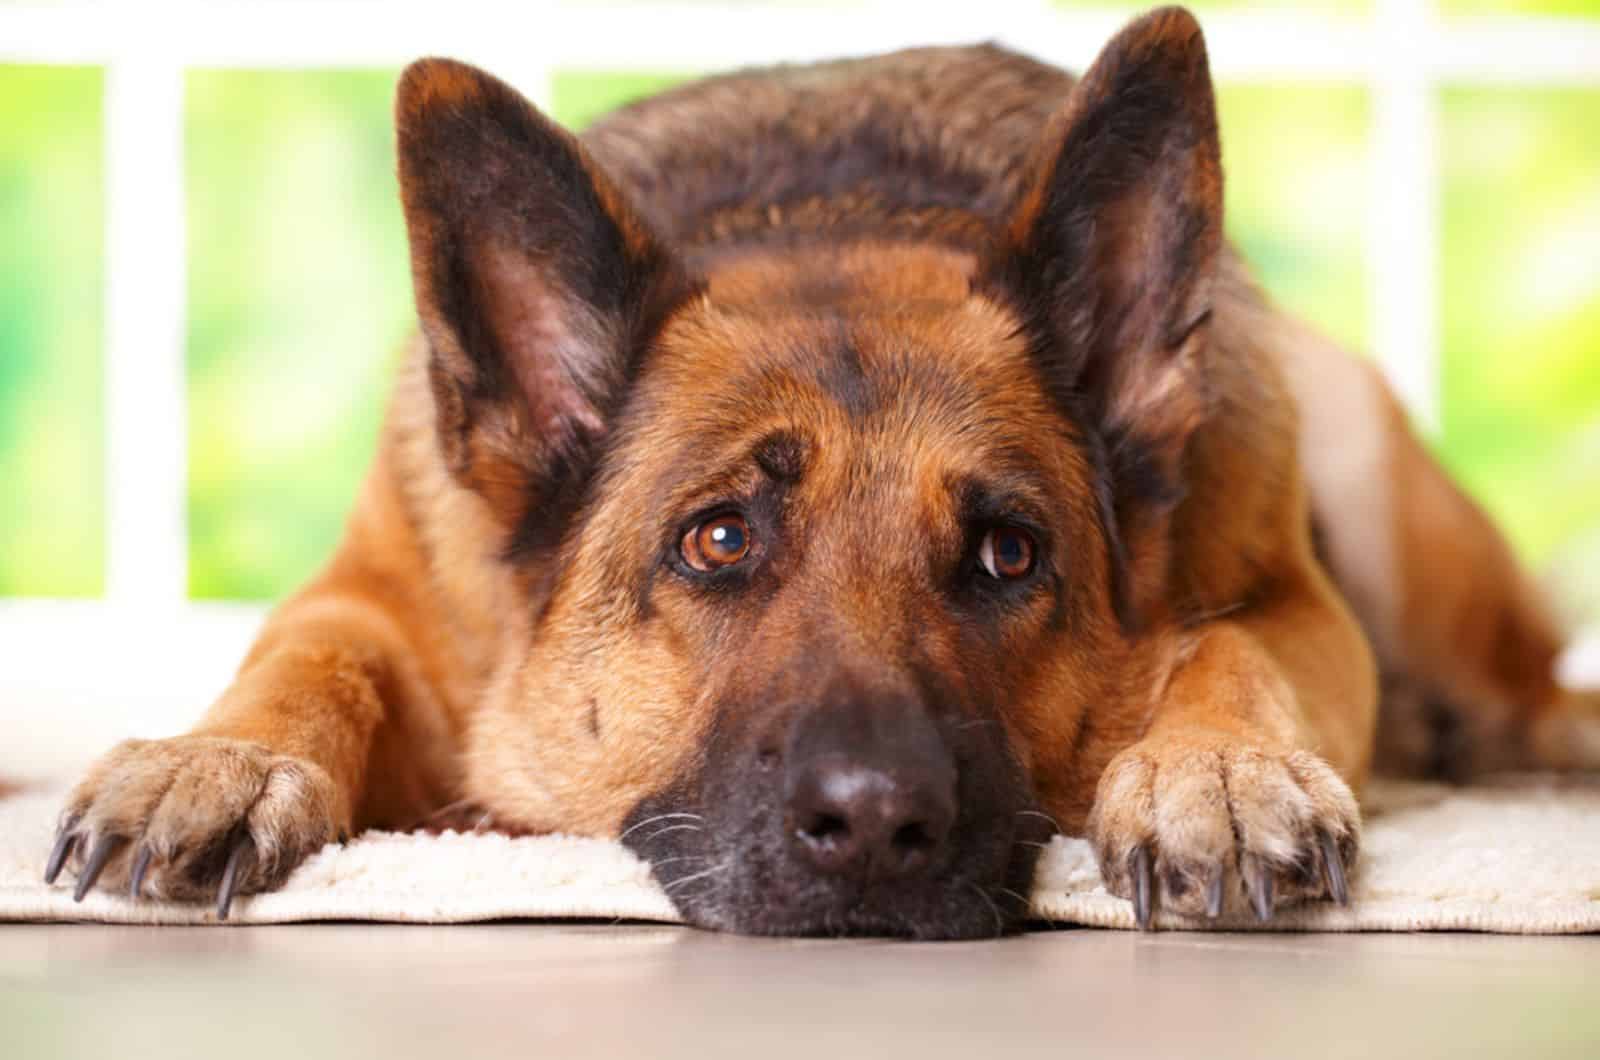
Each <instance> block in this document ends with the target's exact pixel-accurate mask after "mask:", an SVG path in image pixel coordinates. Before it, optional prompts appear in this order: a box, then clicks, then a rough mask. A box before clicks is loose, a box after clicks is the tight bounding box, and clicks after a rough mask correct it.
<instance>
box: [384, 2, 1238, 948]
mask: <svg viewBox="0 0 1600 1060" xmlns="http://www.w3.org/2000/svg"><path fill="white" fill-rule="evenodd" d="M397 112H398V121H399V140H400V175H401V183H402V189H403V193H404V200H405V208H406V217H407V223H408V226H409V229H410V233H411V241H412V248H413V260H414V276H415V282H416V290H417V300H418V308H419V313H420V316H421V319H422V323H423V327H424V331H425V334H426V337H427V340H428V342H429V345H430V348H431V355H430V356H431V360H430V379H431V384H432V391H433V399H434V405H435V409H436V419H437V428H438V437H439V444H440V446H441V448H442V452H443V454H444V459H445V461H446V463H447V464H448V466H449V467H450V469H451V471H452V472H453V474H454V475H455V476H456V478H457V479H458V480H459V481H460V482H461V483H462V484H463V485H465V486H466V487H468V488H470V489H472V490H474V491H476V492H477V493H478V494H479V495H481V496H482V498H483V499H484V501H485V503H486V505H487V507H488V510H490V511H491V512H493V513H494V517H495V518H496V519H497V520H498V525H499V526H500V527H501V528H502V530H503V533H504V540H503V542H500V543H499V544H500V545H502V546H503V549H504V557H505V559H504V561H505V564H506V566H507V569H508V570H509V571H511V572H513V574H512V576H513V577H514V578H515V579H516V581H517V584H518V585H519V586H520V590H519V592H520V595H519V596H518V600H519V601H520V602H522V604H523V606H520V607H519V609H518V610H517V613H515V614H508V615H506V616H505V636H504V642H505V649H504V653H503V658H502V665H501V667H500V669H499V671H498V675H497V677H496V679H495V681H494V683H493V688H492V689H491V691H490V694H489V698H488V701H487V703H486V704H485V706H484V707H483V709H482V711H481V715H480V717H479V718H478V719H477V721H476V723H475V727H474V731H473V733H472V736H471V741H472V743H471V749H470V753H471V763H472V764H471V767H470V768H471V769H472V771H473V775H474V778H475V779H474V781H473V784H474V787H475V789H476V794H477V795H479V796H480V797H482V798H484V799H485V800H486V801H487V802H489V803H490V805H491V806H493V807H494V808H495V809H496V810H497V811H498V812H500V813H501V814H502V815H503V816H505V817H507V818H509V819H511V820H514V821H518V822H521V823H524V824H527V825H530V826H533V827H542V828H553V829H563V830H575V831H590V832H598V833H602V834H606V833H609V834H619V835H621V836H623V837H624V839H625V841H626V842H627V844H628V845H630V846H631V847H632V848H633V849H634V850H636V851H637V852H638V853H639V854H641V855H642V856H643V857H645V858H647V859H648V860H649V861H650V862H651V864H652V866H653V868H654V871H655V873H656V875H657V877H658V878H659V879H660V880H661V881H662V882H663V883H664V885H665V887H666V889H667V892H668V893H669V894H670V896H671V897H672V899H673V900H674V901H675V902H676V903H677V905H678V907H679V908H680V909H681V910H682V911H683V912H684V914H685V915H686V916H687V917H688V918H689V919H690V920H691V921H694V922H696V923H701V924H705V925H710V926H716V927H724V928H730V929H735V930H743V931H754V932H769V933H796V934H798V933H845V932H872V933H888V934H906V935H916V936H941V937H962V936H973V935H982V934H987V933H993V932H995V931H997V930H998V929H1000V928H1002V927H1005V926H1007V925H1009V924H1010V923H1012V922H1013V921H1014V920H1015V918H1017V917H1018V916H1019V915H1020V914H1021V913H1022V911H1023V906H1024V904H1025V903H1024V899H1023V898H1022V895H1024V894H1025V893H1026V891H1027V888H1028V886H1029V883H1030V878H1031V874H1032V866H1033V861H1034V857H1035V855H1036V853H1037V850H1038V849H1039V847H1040V846H1041V845H1042V844H1041V842H1040V841H1041V840H1042V839H1043V838H1045V837H1046V836H1048V834H1049V833H1050V831H1051V828H1050V826H1049V817H1048V816H1047V814H1046V813H1044V812H1042V810H1054V811H1055V812H1056V813H1057V814H1058V815H1060V814H1064V813H1073V812H1077V811H1075V810H1074V809H1073V807H1074V805H1075V804H1073V803H1072V802H1071V799H1072V798H1076V797H1078V796H1077V795H1076V794H1073V793H1075V792H1077V791H1078V789H1079V788H1081V786H1082V785H1081V784H1079V783H1078V782H1077V780H1076V779H1075V777H1076V774H1075V773H1074V769H1075V768H1077V767H1075V766H1074V761H1075V756H1077V755H1078V754H1079V753H1080V752H1081V750H1082V748H1083V747H1084V746H1087V745H1089V743H1090V742H1092V741H1091V738H1090V735H1089V733H1088V730H1089V729H1090V728H1093V727H1095V726H1101V727H1110V728H1115V727H1116V726H1119V725H1121V726H1132V725H1136V724H1137V719H1132V720H1124V719H1119V718H1118V717H1115V716H1113V717H1109V718H1104V717H1100V716H1098V715H1097V716H1096V718H1095V719H1094V721H1093V722H1092V723H1091V722H1090V721H1088V720H1087V719H1088V713H1087V712H1088V710H1089V708H1090V707H1093V706H1096V705H1097V704H1100V703H1103V702H1106V701H1107V700H1108V699H1109V698H1110V697H1115V696H1118V695H1121V694H1123V690H1122V689H1120V688H1119V685H1120V684H1122V683H1124V682H1126V681H1127V680H1128V679H1129V676H1128V668H1127V664H1126V659H1127V657H1128V651H1127V644H1128V642H1129V638H1128V633H1129V629H1130V627H1132V626H1134V625H1136V624H1137V622H1138V617H1139V613H1140V609H1141V607H1142V606H1143V605H1144V604H1147V603H1148V602H1149V599H1148V598H1150V597H1151V596H1152V594H1154V593H1157V592H1159V581H1160V575H1159V568H1160V564H1161V561H1162V555H1161V552H1162V544H1161V542H1162V538H1163V534H1164V533H1165V530H1164V527H1165V512H1166V511H1167V509H1169V508H1170V506H1171V504H1172V503H1173V500H1174V498H1175V497H1176V495H1177V487H1178V483H1177V474H1178V464H1179V460H1180V457H1181V453H1182V450H1183V447H1184V444H1185V441H1186V439H1187V437H1188V434H1189V432H1190V431H1191V430H1192V428H1193V426H1194V424H1195V421H1196V419H1197V417H1198V416H1199V414H1200V412H1201V406H1202V401H1201V398H1200V386H1199V381H1198V380H1197V379H1196V378H1195V375H1196V371H1195V369H1196V362H1197V358H1198V356H1199V351H1200V349H1201V343H1202V342H1203V336H1204V333H1205V330H1206V327H1205V324H1206V319H1207V314H1208V306H1209V288H1210V283H1211V277H1212V274H1213V272H1214V270H1215V260H1216V258H1217V255H1218V253H1219V245H1220V234H1219V233H1220V211H1221V207H1220V194H1221V192H1220V173H1219V167H1218V158H1217V136H1216V127H1215V119H1214V115H1213V104H1212V91H1211V85H1210V81H1209V75H1208V72H1207V67H1206V59H1205V52H1204V47H1203V44H1202V42H1201V39H1200V35H1199V30H1198V27H1197V26H1196V25H1195V24H1194V22H1193V20H1192V19H1191V18H1190V17H1189V16H1187V15H1186V14H1184V13H1183V12H1181V11H1167V12H1161V13H1158V14H1156V15H1154V16H1150V17H1147V18H1146V19H1144V20H1141V21H1140V22H1138V23H1135V24H1134V25H1133V26H1131V27H1130V28H1129V29H1128V30H1125V31H1124V32H1123V33H1122V34H1121V35H1120V36H1119V37H1118V38H1117V39H1116V40H1114V41H1113V42H1112V43H1111V44H1110V45H1109V46H1108V48H1107V49H1106V51H1105V53H1104V54H1103V55H1102V57H1101V58H1100V60H1099V61H1098V62H1097V63H1096V65H1095V66H1094V68H1093V69H1092V70H1091V71H1090V73H1089V74H1088V75H1087V76H1086V77H1085V78H1084V79H1083V80H1082V81H1081V82H1079V83H1078V85H1077V86H1076V87H1075V88H1074V90H1073V92H1072V94H1071V96H1070V99H1069V100H1068V101H1067V103H1066V104H1065V106H1064V107H1063V109H1062V110H1061V112H1060V113H1059V114H1058V115H1057V116H1056V118H1055V119H1054V121H1053V123H1051V124H1050V125H1049V126H1048V127H1046V128H1044V129H1042V130H1041V133H1040V139H1039V143H1038V147H1037V152H1036V155H1035V157H1034V158H1033V159H1032V160H1031V161H1030V162H1029V163H1028V165H1029V171H1028V173H1027V174H1026V175H1025V178H1024V179H1023V181H1021V186H1022V191H1021V193H1020V194H1019V195H1018V196H1017V201H1016V202H1015V204H1014V205H1013V207H1012V209H1011V211H1010V214H1009V218H1008V219H1007V220H1006V221H1005V222H1004V223H1003V224H999V225H996V226H995V230H994V232H993V238H992V240H990V245H988V246H986V247H985V248H984V249H982V250H981V251H978V252H973V251H972V250H970V249H952V248H950V247H948V246H941V245H939V244H937V243H933V242H915V241H907V240H905V239H898V240H895V241H889V240H882V239H878V240H874V239H869V238H853V239H848V240H847V239H843V238H831V239H828V240H791V241H787V242H785V244H784V245H783V246H782V247H781V248H776V249H774V248H770V247H769V248H767V249H760V248H752V249H747V250H745V251H744V252H741V253H739V254H722V255H720V256H716V257H710V256H707V255H706V254H705V253H704V252H703V251H702V252H695V253H685V252H684V251H683V249H682V248H676V247H674V246H672V245H670V243H669V242H667V241H666V240H664V239H662V238H661V237H660V236H659V235H658V234H657V233H656V232H653V231H652V230H651V227H650V226H649V225H648V224H647V223H646V221H645V220H644V218H645V217H646V216H647V215H648V213H649V211H648V209H647V208H646V207H645V205H644V204H637V203H630V202H629V201H628V196H627V195H626V194H624V191H623V190H622V188H621V187H620V186H619V185H618V184H617V183H616V182H614V181H613V180H612V179H610V178H608V176H607V175H606V173H605V172H603V171H602V169H601V167H600V166H599V165H598V164H597V163H596V161H595V160H594V159H593V158H592V157H590V155H589V154H588V153H587V152H586V150H585V149H584V147H583V146H582V145H581V144H580V143H579V142H578V141H577V140H576V139H575V138H573V137H572V136H570V135H569V134H567V133H566V132H564V131H563V130H561V129H560V128H559V127H557V126H556V125H554V124H552V123H551V122H550V121H548V120H547V119H545V118H544V117H543V116H542V115H540V114H539V113H538V112H537V111H536V110H534V109H533V108H532V107H531V106H530V105H528V104H527V103H526V102H525V101H524V100H523V99H521V98H520V97H519V96H518V95H517V94H516V93H514V92H513V91H512V90H510V89H509V88H507V87H506V86H504V85H502V84H500V83H499V82H496V81H494V80H492V79H491V78H489V77H487V76H486V75H484V74H481V73H479V72H477V71H474V70H471V69H470V68H467V67H463V66H460V65H457V64H453V63H448V62H443V61H434V60H430V61H425V62H422V63H419V64H417V65H415V66H413V67H412V68H411V69H410V70H408V71H407V73H406V75H405V77H404V79H403V81H402V84H401V88H400V93H399V100H398V105H397ZM1113 713H1114V712H1113ZM1091 784H1092V780H1091ZM1069 789H1070V791H1069Z"/></svg>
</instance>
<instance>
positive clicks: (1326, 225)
mask: <svg viewBox="0 0 1600 1060" xmlns="http://www.w3.org/2000/svg"><path fill="white" fill-rule="evenodd" d="M1217 105H1218V109H1219V121H1220V122H1221V126H1222V156H1223V170H1224V173H1225V188H1226V197H1227V227H1228V235H1229V237H1230V238H1231V239H1232V240H1233V242H1234V245H1235V246H1236V247H1238V248H1239V250H1240V251H1241V252H1242V253H1243V254H1244V256H1245V258H1246V260H1248V261H1249V263H1250V265H1251V267H1252V269H1253V270H1254V272H1255V275H1256V277H1257V278H1258V279H1259V280H1260V281H1261V282H1262V283H1263V284H1264V285H1265V286H1266V288H1267V290H1268V291H1269V292H1271V294H1272V295H1273V297H1274V298H1276V299H1277V301H1278V303H1279V304H1280V305H1282V306H1283V307H1284V308H1285V309H1288V310H1290V311H1291V312H1294V313H1297V314H1299V315H1301V316H1303V317H1305V318H1306V319H1307V320H1309V321H1311V322H1312V323H1314V324H1316V325H1318V326H1319V327H1320V328H1321V329H1322V330H1323V331H1325V332H1327V333H1328V334H1329V335H1331V336H1333V337H1334V338H1336V339H1339V340H1340V341H1342V342H1344V343H1345V344H1347V345H1348V346H1350V347H1351V348H1353V349H1355V350H1357V351H1365V349H1366V344H1367V340H1368V336H1369V322H1368V307H1367V301H1368V299H1367V294H1368V291H1367V274H1366V258H1365V239H1366V216H1367V201H1366V200H1367V143H1366V140H1367V126H1368V106H1367V96H1366V92H1365V91H1364V90H1363V89H1361V88H1357V87H1333V86H1317V85H1276V84H1274V85H1224V86H1222V87H1221V89H1220V90H1219V92H1218V104H1217Z"/></svg>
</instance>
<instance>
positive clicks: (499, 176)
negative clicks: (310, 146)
mask: <svg viewBox="0 0 1600 1060" xmlns="http://www.w3.org/2000/svg"><path fill="white" fill-rule="evenodd" d="M395 125H396V130H397V134H398V153H399V171H400V192H401V199H402V202H403V205H404V208H405V217H406V228H407V232H408V234H409V236H410V239H411V266H412V279H413V285H414V287H415V293H416V302H417V314H418V317H419V318H420V320H421V323H422V330H423V334H424V335H425V337H426V338H427V340H428V345H429V347H430V360H429V377H430V381H431V384H432V388H433V394H434V404H435V410H436V419H437V433H438V439H439V445H440V448H441V450H442V452H443V453H444V456H445V461H446V463H447V464H448V466H449V467H450V469H451V472H452V473H453V474H454V475H455V476H456V478H457V479H458V480H459V481H460V482H462V483H463V484H464V485H466V486H468V487H469V488H471V489H473V490H476V491H477V492H478V493H479V494H480V495H482V496H483V497H484V499H485V500H486V501H488V503H489V506H490V508H491V510H492V511H493V512H494V513H495V515H496V516H497V517H498V518H499V520H500V521H501V522H502V524H503V525H504V526H505V528H506V529H507V531H508V535H509V537H508V545H509V547H511V548H512V549H527V548H532V547H537V546H538V545H542V544H545V543H548V542H549V541H550V540H551V539H552V538H554V537H557V536H559V534H560V532H561V529H562V526H563V524H564V518H563V516H564V515H566V514H567V513H568V509H570V507H571V506H572V505H573V504H574V503H575V502H576V499H577V497H578V496H579V495H580V494H581V492H582V487H583V484H584V482H585V481H586V480H587V477H588V475H589V474H590V472H591V470H592V464H593V462H594V459H595V454H596V452H597V450H598V448H599V446H600V444H601V441H602V439H603V438H604V436H605V434H606V432H607V430H608V427H609V425H610V421H611V419H612V417H613V415H614V414H615V412H616V411H617V409H618V406H619V405H620V403H621V401H622V399H623V397H624V395H625V393H626V390H627V386H628V383H629V381H630V380H631V379H632V377H633V375H634V374H635V372H636V370H637V369H638V367H639V365H638V360H639V356H640V354H641V352H642V348H643V345H644V344H645V343H646V342H647V341H648V337H649V335H650V334H651V333H652V331H653V329H654V328H655V327H656V326H657V325H658V324H659V323H660V320H661V318H662V316H663V315H664V314H665V313H666V312H667V311H668V310H669V309H670V308H671V306H672V305H674V304H676V302H677V301H678V300H679V299H680V298H681V297H682V296H683V294H684V293H685V292H686V291H687V290H688V288H689V286H690V285H689V283H688V281H687V279H686V277H685V273H684V270H683V269H682V268H681V267H680V265H679V263H678V261H677V259H676V257H675V256H674V255H673V254H671V253H670V252H669V251H668V250H667V249H666V248H665V247H664V245H663V244H662V243H661V242H660V241H659V240H658V239H657V238H656V237H655V236H654V235H653V234H652V233H651V232H650V231H649V229H648V228H647V226H646V225H645V223H644V221H643V220H642V219H641V218H640V217H639V215H638V214H637V213H636V212H635V211H634V210H633V209H632V207H631V206H630V205H629V203H628V202H627V201H626V200H625V197H624V195H623V193H622V191H621V189H620V188H618V187H617V186H616V185H615V184H614V183H613V182H612V181H611V180H610V179H609V178H608V177H607V175H606V174H605V173H604V172H602V171H601V169H600V167H599V165H598V164H597V163H596V162H595V161H594V160H593V159H592V158H591V157H590V156H589V155H588V153H587V152H586V151H585V150H584V148H583V146H582V145H581V144H580V143H579V142H578V140H577V139H576V138H575V137H574V136H572V135H571V134H570V133H568V132H567V131H566V130H565V129H562V128H561V127H560V126H558V125H556V124H555V123H554V122H552V121H551V120H550V119H548V118H546V117H545V116H544V115H543V114H541V113H539V111H538V110H536V109H535V108H534V107H533V105H532V104H530V103H529V102H528V101H527V100H525V99H524V98H523V97H522V96H521V95H520V94H518V93H517V92H516V91H515V90H514V89H512V88H510V87H509V86H507V85H505V84H503V83H502V82H500V81H497V80H496V79H494V78H493V77H490V76H489V75H488V74H485V73H483V72H482V71H480V70H476V69H474V68H472V67H470V66H466V65H463V64H461V63H456V62H451V61H449V60H444V59H424V60H421V61H419V62H416V63H413V64H412V65H411V66H410V67H408V68H407V69H406V71H405V73H404V74H403V75H402V76H401V79H400V86H399V90H398V92H397V93H396V98H395Z"/></svg>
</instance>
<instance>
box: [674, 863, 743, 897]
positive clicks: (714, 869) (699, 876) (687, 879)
mask: <svg viewBox="0 0 1600 1060" xmlns="http://www.w3.org/2000/svg"><path fill="white" fill-rule="evenodd" d="M728 867H729V866H728V863H727V862H725V861H724V862H719V863H718V864H716V865H713V866H711V867H710V868H709V869H706V870H704V871H702V872H696V873H693V874H691V875H688V876H679V877H678V878H677V879H675V880H673V881H672V882H671V883H668V884H664V885H663V886H662V888H661V890H662V891H664V892H666V893H667V894H671V893H672V891H673V889H674V888H677V887H682V886H683V885H684V884H686V883H693V882H694V881H695V880H703V879H705V878H706V877H707V876H715V875H716V874H717V873H719V872H725V871H727V869H728Z"/></svg>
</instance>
